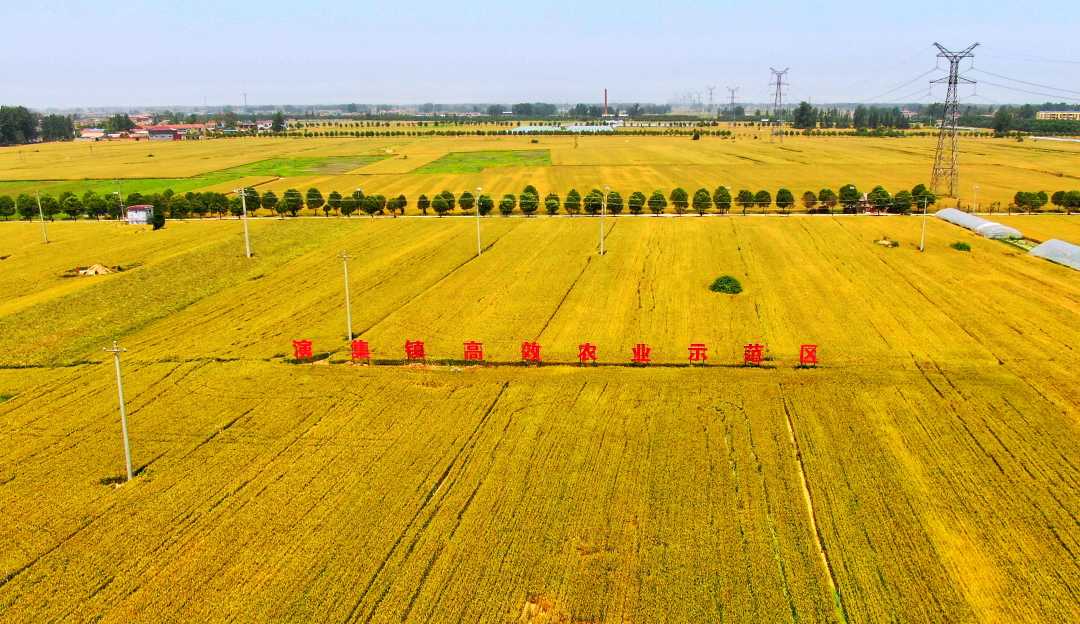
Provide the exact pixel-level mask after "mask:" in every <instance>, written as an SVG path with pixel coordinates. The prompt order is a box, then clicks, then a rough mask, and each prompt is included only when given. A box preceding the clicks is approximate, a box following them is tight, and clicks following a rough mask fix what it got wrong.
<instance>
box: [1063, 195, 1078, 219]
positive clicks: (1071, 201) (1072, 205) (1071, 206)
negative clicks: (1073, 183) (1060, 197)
mask: <svg viewBox="0 0 1080 624" xmlns="http://www.w3.org/2000/svg"><path fill="white" fill-rule="evenodd" d="M1064 206H1065V211H1066V212H1068V213H1069V214H1072V213H1073V212H1074V211H1076V210H1080V191H1069V192H1068V193H1065V204H1064Z"/></svg>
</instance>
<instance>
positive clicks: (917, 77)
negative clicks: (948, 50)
mask: <svg viewBox="0 0 1080 624" xmlns="http://www.w3.org/2000/svg"><path fill="white" fill-rule="evenodd" d="M940 69H941V68H940V67H934V68H932V69H929V70H927V71H924V72H923V73H921V74H919V75H918V76H915V77H914V78H912V79H911V80H908V81H907V82H904V83H902V84H899V85H897V86H895V87H893V88H892V89H889V90H888V91H885V92H884V93H882V94H881V95H876V96H874V97H872V98H870V99H868V100H866V101H867V102H879V101H881V98H883V97H885V96H886V95H889V94H890V93H895V92H897V91H899V90H900V89H903V88H904V87H906V86H908V85H910V84H914V83H916V82H918V81H919V80H922V79H923V78H925V77H927V76H929V75H930V74H932V73H934V72H936V71H939V70H940Z"/></svg>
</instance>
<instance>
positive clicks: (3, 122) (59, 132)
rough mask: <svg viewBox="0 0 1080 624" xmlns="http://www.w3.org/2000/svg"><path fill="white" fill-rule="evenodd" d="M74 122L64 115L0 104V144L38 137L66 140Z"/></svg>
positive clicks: (23, 143) (71, 133) (50, 139)
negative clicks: (41, 112)
mask: <svg viewBox="0 0 1080 624" xmlns="http://www.w3.org/2000/svg"><path fill="white" fill-rule="evenodd" d="M74 137H75V123H74V121H73V120H72V118H71V117H65V116H64V115H39V114H37V113H34V112H31V111H30V109H28V108H26V107H25V106H0V145H25V144H27V143H33V142H35V141H37V140H39V139H41V140H44V141H67V140H71V139H72V138H74Z"/></svg>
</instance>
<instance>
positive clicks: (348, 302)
mask: <svg viewBox="0 0 1080 624" xmlns="http://www.w3.org/2000/svg"><path fill="white" fill-rule="evenodd" d="M338 257H339V258H341V268H342V270H344V272H345V324H346V325H348V326H349V327H348V331H347V332H346V333H347V334H348V335H349V342H352V341H353V333H352V299H351V298H350V297H349V260H350V259H351V258H352V256H350V255H349V253H348V252H347V251H342V252H341V255H339V256H338Z"/></svg>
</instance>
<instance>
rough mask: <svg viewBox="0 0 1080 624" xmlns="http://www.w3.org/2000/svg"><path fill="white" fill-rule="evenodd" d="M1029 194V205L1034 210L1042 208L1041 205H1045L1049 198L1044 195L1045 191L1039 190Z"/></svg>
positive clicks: (1037, 210)
mask: <svg viewBox="0 0 1080 624" xmlns="http://www.w3.org/2000/svg"><path fill="white" fill-rule="evenodd" d="M1031 195H1032V198H1031V207H1032V208H1033V209H1034V210H1035V211H1036V212H1039V211H1041V210H1042V209H1043V206H1045V205H1046V204H1047V202H1049V201H1050V198H1049V197H1048V196H1047V195H1046V191H1039V192H1037V193H1032V194H1031Z"/></svg>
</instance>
